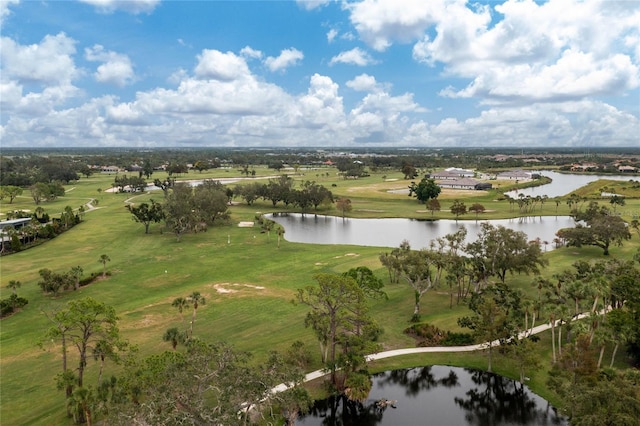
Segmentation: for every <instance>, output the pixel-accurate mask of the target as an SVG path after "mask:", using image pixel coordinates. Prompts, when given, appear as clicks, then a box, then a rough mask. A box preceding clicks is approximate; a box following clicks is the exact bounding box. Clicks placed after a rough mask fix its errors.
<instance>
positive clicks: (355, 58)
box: [329, 47, 376, 67]
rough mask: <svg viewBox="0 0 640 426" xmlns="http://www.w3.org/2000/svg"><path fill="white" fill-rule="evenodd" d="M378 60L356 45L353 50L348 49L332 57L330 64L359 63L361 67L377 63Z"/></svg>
mask: <svg viewBox="0 0 640 426" xmlns="http://www.w3.org/2000/svg"><path fill="white" fill-rule="evenodd" d="M375 63H376V61H375V60H374V59H373V58H372V57H371V55H369V54H368V53H367V52H365V51H364V50H362V49H360V48H359V47H355V48H353V49H351V50H347V51H345V52H340V53H339V54H338V55H336V56H334V57H333V58H331V61H329V65H335V64H350V65H358V66H361V67H364V66H367V65H371V64H375Z"/></svg>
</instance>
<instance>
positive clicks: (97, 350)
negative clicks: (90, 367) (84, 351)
mask: <svg viewBox="0 0 640 426" xmlns="http://www.w3.org/2000/svg"><path fill="white" fill-rule="evenodd" d="M114 355H115V354H114V352H113V346H111V345H110V344H109V342H107V341H106V340H100V341H99V342H98V343H96V346H95V347H94V348H93V359H94V360H96V361H98V360H100V371H99V373H98V387H99V386H100V383H101V382H102V371H103V370H104V363H105V360H106V358H107V357H113V356H114Z"/></svg>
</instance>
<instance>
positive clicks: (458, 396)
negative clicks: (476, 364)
mask: <svg viewBox="0 0 640 426" xmlns="http://www.w3.org/2000/svg"><path fill="white" fill-rule="evenodd" d="M372 383H373V386H372V389H371V392H370V393H369V396H368V398H367V399H366V401H364V402H363V403H354V402H352V401H348V400H346V398H344V397H331V398H328V399H325V400H320V401H317V402H316V403H315V405H314V406H313V408H312V410H311V411H310V413H308V414H306V415H305V416H303V417H301V418H300V419H298V421H296V424H297V425H305V426H317V425H344V426H348V425H353V426H369V425H371V426H373V425H380V426H385V425H389V426H399V425H425V426H426V425H434V426H447V425H455V426H463V425H478V426H484V425H486V426H500V425H527V426H533V425H567V424H568V422H567V420H566V419H565V418H564V417H562V416H561V415H559V414H558V413H557V411H556V410H555V409H554V408H553V407H552V406H550V405H549V403H548V402H547V401H546V400H544V399H543V398H541V397H540V396H538V395H536V394H534V393H533V392H531V391H530V390H529V388H528V387H527V386H526V385H521V384H520V383H519V382H517V381H514V380H511V379H507V378H505V377H502V376H498V375H495V374H491V373H487V372H484V371H478V370H471V369H466V368H458V367H447V366H427V367H419V368H409V369H403V370H393V371H386V372H383V373H380V374H375V375H373V376H372ZM384 401H387V404H386V406H384V405H385V404H381V402H384Z"/></svg>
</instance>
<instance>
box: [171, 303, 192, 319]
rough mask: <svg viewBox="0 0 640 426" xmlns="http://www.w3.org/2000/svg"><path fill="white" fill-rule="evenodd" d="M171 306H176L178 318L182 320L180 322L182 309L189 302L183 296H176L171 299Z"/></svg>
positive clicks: (182, 317)
mask: <svg viewBox="0 0 640 426" xmlns="http://www.w3.org/2000/svg"><path fill="white" fill-rule="evenodd" d="M171 306H173V307H174V308H178V312H179V313H180V319H181V320H182V322H184V316H183V315H182V311H183V310H184V308H186V307H187V306H189V302H188V301H187V299H185V298H184V297H176V298H175V299H173V302H171Z"/></svg>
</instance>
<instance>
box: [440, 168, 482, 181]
mask: <svg viewBox="0 0 640 426" xmlns="http://www.w3.org/2000/svg"><path fill="white" fill-rule="evenodd" d="M444 170H445V172H449V173H454V174H456V175H458V176H459V177H461V178H472V177H474V176H475V175H476V173H475V172H474V171H473V170H468V169H460V168H458V167H449V168H446V169H444Z"/></svg>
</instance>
